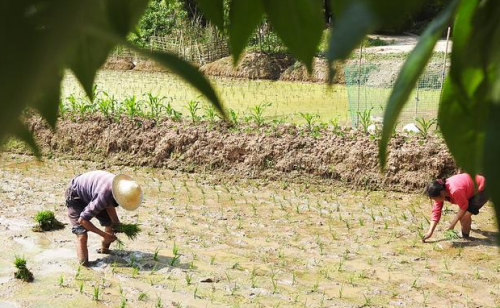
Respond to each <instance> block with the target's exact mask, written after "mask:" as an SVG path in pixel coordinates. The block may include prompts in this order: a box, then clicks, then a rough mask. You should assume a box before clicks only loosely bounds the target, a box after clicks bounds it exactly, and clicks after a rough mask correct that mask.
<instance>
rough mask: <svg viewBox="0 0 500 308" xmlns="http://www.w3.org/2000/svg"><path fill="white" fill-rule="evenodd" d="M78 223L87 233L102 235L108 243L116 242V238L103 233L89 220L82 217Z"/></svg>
mask: <svg viewBox="0 0 500 308" xmlns="http://www.w3.org/2000/svg"><path fill="white" fill-rule="evenodd" d="M78 223H79V224H80V225H82V227H84V228H85V229H86V230H87V231H90V232H94V233H95V234H98V235H100V236H101V237H102V238H103V239H104V241H106V242H109V243H112V242H114V241H115V240H116V236H114V235H113V234H109V233H106V232H104V231H102V230H101V229H99V228H97V227H96V226H95V225H94V224H93V223H91V222H90V221H89V220H86V219H83V218H81V217H80V218H79V219H78Z"/></svg>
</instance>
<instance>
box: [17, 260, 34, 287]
mask: <svg viewBox="0 0 500 308" xmlns="http://www.w3.org/2000/svg"><path fill="white" fill-rule="evenodd" d="M14 266H15V267H16V268H17V271H16V272H15V273H14V277H15V278H17V279H21V280H22V281H25V282H32V281H33V279H34V277H33V273H32V272H31V271H30V270H29V269H28V268H27V267H26V259H25V258H24V257H17V256H16V257H15V260H14Z"/></svg>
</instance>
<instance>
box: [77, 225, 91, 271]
mask: <svg viewBox="0 0 500 308" xmlns="http://www.w3.org/2000/svg"><path fill="white" fill-rule="evenodd" d="M87 239H88V235H87V233H84V234H78V235H77V236H76V254H77V256H78V262H79V263H80V264H81V265H83V266H88V265H89V250H88V248H87Z"/></svg>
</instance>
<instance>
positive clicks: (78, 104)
mask: <svg viewBox="0 0 500 308" xmlns="http://www.w3.org/2000/svg"><path fill="white" fill-rule="evenodd" d="M271 106H272V103H271V102H267V103H260V104H258V105H254V106H252V107H250V108H249V109H248V110H247V112H244V113H239V112H237V111H235V110H234V109H232V108H229V109H227V114H228V117H229V120H230V121H231V124H232V126H233V128H235V129H239V128H240V126H242V125H247V126H248V124H253V125H255V126H257V128H260V127H263V126H266V125H267V126H271V127H270V128H269V130H268V131H269V132H272V131H273V127H275V126H277V125H281V124H284V123H288V122H290V119H289V116H286V115H274V116H269V115H268V114H267V111H268V109H269V107H271ZM183 111H185V112H186V113H183ZM372 111H373V108H371V109H367V110H365V111H362V112H361V111H358V112H356V114H357V117H358V119H359V121H358V125H357V127H356V128H355V130H357V131H360V132H362V133H363V134H365V135H369V136H371V138H373V139H375V138H379V137H380V136H381V132H382V130H381V123H377V122H376V121H374V117H373V115H372ZM59 112H60V115H61V116H69V118H70V119H75V116H76V115H78V116H79V117H81V118H85V117H86V116H89V115H92V114H96V113H98V114H101V115H103V116H105V117H107V118H109V119H112V120H116V121H118V120H119V119H120V118H121V117H122V116H126V117H129V118H131V119H135V118H147V119H152V120H155V121H159V120H161V119H165V118H169V119H171V120H173V121H179V122H180V121H183V120H186V119H187V120H189V121H190V122H191V123H193V124H197V123H199V122H202V121H204V122H207V123H208V124H209V126H210V127H214V126H215V124H217V122H220V121H221V120H222V118H221V116H220V114H219V113H218V112H217V110H216V109H215V108H214V107H213V105H211V104H207V103H202V102H200V101H198V100H190V101H188V102H187V103H186V105H185V106H184V107H181V110H179V109H175V108H174V107H173V99H172V98H168V97H166V96H162V97H160V96H157V95H154V94H152V93H146V94H144V95H143V96H142V98H139V97H137V96H135V95H133V96H130V97H127V98H125V99H123V100H118V99H117V98H115V97H114V96H113V95H110V94H108V93H107V92H105V91H99V90H98V89H97V87H96V86H95V87H94V94H93V100H92V101H90V100H89V99H87V98H81V97H76V96H75V95H70V96H68V97H66V98H65V99H63V100H62V101H61V103H60V108H59ZM298 115H299V116H300V118H301V119H302V120H303V122H304V124H303V125H301V127H302V131H301V132H302V133H307V134H309V135H311V136H313V137H316V138H317V137H320V136H322V135H323V134H324V132H327V131H329V132H332V133H334V134H336V135H342V136H343V135H345V134H346V132H347V131H349V130H350V129H352V128H351V127H343V126H341V122H340V117H336V118H332V119H330V120H329V121H328V122H324V121H322V119H321V116H320V115H319V114H318V113H309V112H299V113H298ZM291 124H293V123H291ZM400 124H401V123H397V124H396V126H395V128H394V131H393V133H394V134H396V133H397V130H398V127H399V126H401V125H400ZM415 125H416V127H417V129H418V130H417V131H416V132H415V133H416V134H417V135H419V136H420V137H422V138H427V137H428V136H429V135H430V134H431V133H433V132H435V131H438V126H437V120H436V119H434V118H432V119H426V118H424V117H417V118H415ZM247 129H248V128H247ZM250 130H251V131H252V130H253V129H251V128H250Z"/></svg>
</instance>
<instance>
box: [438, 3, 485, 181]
mask: <svg viewBox="0 0 500 308" xmlns="http://www.w3.org/2000/svg"><path fill="white" fill-rule="evenodd" d="M479 2H480V0H470V1H463V2H462V3H461V5H460V7H459V10H458V14H457V19H456V22H455V27H454V31H453V37H454V39H453V44H454V47H453V53H452V55H451V59H452V64H451V67H450V75H449V77H448V79H447V80H446V83H445V86H444V89H443V97H442V99H441V103H440V106H439V112H438V118H439V125H440V128H441V131H442V132H443V136H444V138H445V141H446V144H447V145H448V148H449V149H450V151H451V152H452V153H453V156H454V158H455V160H456V162H457V164H458V165H460V166H461V167H462V168H464V169H465V170H467V171H468V172H470V173H472V174H474V173H476V172H477V171H478V170H480V169H481V168H482V167H481V165H482V153H483V143H484V136H485V126H484V125H486V121H485V119H484V118H479V117H477V116H479V115H480V114H481V113H482V114H484V113H485V112H486V110H487V107H486V106H485V103H486V102H487V101H484V97H481V96H483V95H484V93H481V92H484V90H482V88H483V87H484V85H485V82H487V80H485V78H486V76H485V75H484V72H483V70H482V68H481V67H480V65H478V63H476V62H475V61H469V59H468V55H467V52H466V50H467V49H468V48H471V47H472V46H470V43H471V39H472V37H473V36H474V33H473V31H472V30H473V28H472V27H471V26H472V20H473V18H474V14H475V12H476V9H477V7H478V5H479ZM477 47H478V46H473V48H477ZM473 63H474V65H472V64H473ZM485 107H486V108H485ZM477 108H481V112H479V110H478V109H477ZM457 123H460V125H457Z"/></svg>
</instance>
